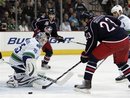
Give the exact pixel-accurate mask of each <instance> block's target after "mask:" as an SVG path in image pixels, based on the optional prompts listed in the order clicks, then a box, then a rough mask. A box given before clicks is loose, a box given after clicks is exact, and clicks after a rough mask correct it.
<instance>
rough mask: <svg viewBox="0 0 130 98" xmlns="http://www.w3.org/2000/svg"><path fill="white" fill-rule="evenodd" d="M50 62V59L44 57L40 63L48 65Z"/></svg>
mask: <svg viewBox="0 0 130 98" xmlns="http://www.w3.org/2000/svg"><path fill="white" fill-rule="evenodd" d="M49 61H50V57H47V56H44V60H43V61H42V63H43V64H48V62H49Z"/></svg>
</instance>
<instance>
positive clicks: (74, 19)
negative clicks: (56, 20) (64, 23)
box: [69, 12, 79, 27]
mask: <svg viewBox="0 0 130 98" xmlns="http://www.w3.org/2000/svg"><path fill="white" fill-rule="evenodd" d="M69 21H70V22H73V23H74V25H75V27H78V26H79V21H78V18H77V14H76V12H73V14H72V15H71V17H70V18H69Z"/></svg>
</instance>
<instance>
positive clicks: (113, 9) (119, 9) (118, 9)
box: [111, 5, 123, 14]
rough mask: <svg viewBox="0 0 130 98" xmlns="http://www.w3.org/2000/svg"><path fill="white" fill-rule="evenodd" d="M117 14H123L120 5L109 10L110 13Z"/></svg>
mask: <svg viewBox="0 0 130 98" xmlns="http://www.w3.org/2000/svg"><path fill="white" fill-rule="evenodd" d="M114 12H117V13H118V14H120V12H121V13H123V9H122V6H120V5H116V6H114V7H113V8H112V9H111V13H114Z"/></svg>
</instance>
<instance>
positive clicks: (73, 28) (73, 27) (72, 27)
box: [70, 21, 78, 31]
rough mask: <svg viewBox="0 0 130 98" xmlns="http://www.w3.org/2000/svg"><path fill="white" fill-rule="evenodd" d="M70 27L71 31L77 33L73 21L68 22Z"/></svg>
mask: <svg viewBox="0 0 130 98" xmlns="http://www.w3.org/2000/svg"><path fill="white" fill-rule="evenodd" d="M70 26H71V30H72V31H78V27H76V26H75V23H74V22H73V21H71V22H70Z"/></svg>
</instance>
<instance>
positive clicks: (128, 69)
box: [117, 64, 130, 81]
mask: <svg viewBox="0 0 130 98" xmlns="http://www.w3.org/2000/svg"><path fill="white" fill-rule="evenodd" d="M117 66H118V67H119V68H120V69H121V71H122V72H123V73H124V75H125V76H126V77H127V78H128V80H129V81H130V66H129V65H128V64H118V65H117Z"/></svg>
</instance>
